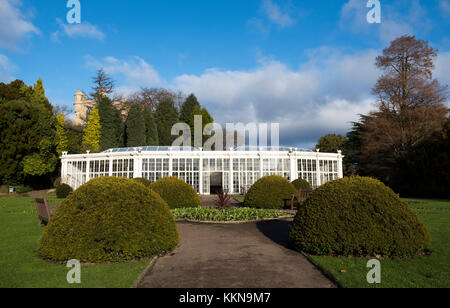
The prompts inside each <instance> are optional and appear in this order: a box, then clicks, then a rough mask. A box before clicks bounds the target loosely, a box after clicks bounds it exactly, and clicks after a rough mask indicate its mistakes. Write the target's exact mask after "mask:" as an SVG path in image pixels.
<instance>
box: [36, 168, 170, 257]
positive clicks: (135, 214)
mask: <svg viewBox="0 0 450 308" xmlns="http://www.w3.org/2000/svg"><path fill="white" fill-rule="evenodd" d="M178 239H179V236H178V231H177V227H176V224H175V220H174V218H173V216H172V214H171V212H170V210H169V207H168V206H167V204H166V202H164V200H163V199H161V197H160V196H159V195H158V194H157V193H155V192H153V191H151V190H150V189H148V188H146V187H144V186H143V185H141V184H139V183H137V182H135V181H133V180H129V179H125V178H112V177H102V178H98V179H93V180H91V181H89V182H88V183H87V184H84V185H83V186H81V187H80V188H79V189H77V190H76V191H75V192H73V193H72V194H70V195H69V197H68V198H67V199H65V200H64V201H63V203H62V204H61V206H60V207H59V208H58V209H57V210H56V213H55V215H54V217H52V220H51V222H50V223H49V225H48V227H47V228H45V230H44V232H43V234H42V236H41V239H40V242H39V252H40V255H41V256H42V257H43V258H44V259H48V260H53V261H60V262H61V261H67V260H71V259H77V260H79V261H81V262H90V263H103V262H123V261H130V260H137V259H142V258H148V257H151V256H155V255H159V254H163V253H165V252H168V251H171V250H172V249H173V248H174V247H175V246H176V245H177V243H178Z"/></svg>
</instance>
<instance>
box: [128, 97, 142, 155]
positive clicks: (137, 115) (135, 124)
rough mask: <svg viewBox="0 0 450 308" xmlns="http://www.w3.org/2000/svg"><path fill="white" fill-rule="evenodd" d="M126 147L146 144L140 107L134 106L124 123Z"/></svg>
mask: <svg viewBox="0 0 450 308" xmlns="http://www.w3.org/2000/svg"><path fill="white" fill-rule="evenodd" d="M125 132H126V138H125V139H126V145H127V147H138V146H143V145H145V144H146V141H147V140H146V134H145V132H146V131H145V122H144V116H143V114H142V108H141V106H139V105H137V104H134V105H132V106H131V108H130V111H129V112H128V117H127V120H126V121H125Z"/></svg>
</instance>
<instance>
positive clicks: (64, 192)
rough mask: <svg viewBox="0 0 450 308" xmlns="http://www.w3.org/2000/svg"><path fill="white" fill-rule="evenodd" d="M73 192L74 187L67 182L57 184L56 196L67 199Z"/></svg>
mask: <svg viewBox="0 0 450 308" xmlns="http://www.w3.org/2000/svg"><path fill="white" fill-rule="evenodd" d="M71 192H73V189H72V187H70V186H69V185H67V184H60V185H58V186H56V198H59V199H65V198H67V196H68V195H69V194H70V193H71Z"/></svg>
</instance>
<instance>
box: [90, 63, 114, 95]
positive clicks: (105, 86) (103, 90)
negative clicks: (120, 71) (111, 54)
mask: <svg viewBox="0 0 450 308" xmlns="http://www.w3.org/2000/svg"><path fill="white" fill-rule="evenodd" d="M92 81H93V83H94V87H92V90H93V92H92V93H91V96H92V97H93V98H94V99H95V100H97V101H99V99H100V98H102V97H103V96H108V95H109V94H111V93H113V91H114V84H115V82H114V80H113V79H112V78H111V77H110V76H109V75H108V74H106V72H105V70H104V69H103V68H100V69H99V70H98V71H97V74H96V75H95V77H93V78H92Z"/></svg>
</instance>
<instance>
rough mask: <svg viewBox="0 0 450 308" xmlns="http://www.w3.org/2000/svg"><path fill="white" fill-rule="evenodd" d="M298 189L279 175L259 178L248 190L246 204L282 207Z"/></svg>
mask: <svg viewBox="0 0 450 308" xmlns="http://www.w3.org/2000/svg"><path fill="white" fill-rule="evenodd" d="M296 192H297V191H296V189H295V187H294V185H292V183H291V182H289V181H288V180H286V179H285V178H283V177H281V176H279V175H270V176H265V177H263V178H261V179H259V180H258V181H257V182H256V183H255V184H253V186H252V187H251V188H250V189H249V191H248V192H247V195H246V196H245V200H244V206H246V207H254V208H258V209H282V208H284V207H285V206H286V204H285V200H290V199H291V196H292V194H295V193H296Z"/></svg>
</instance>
